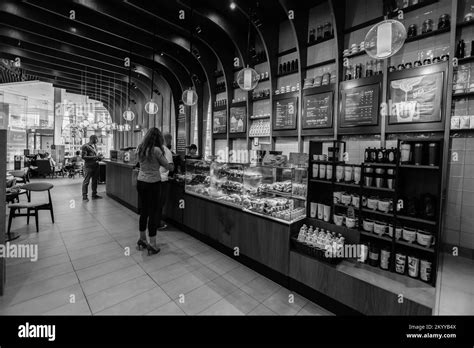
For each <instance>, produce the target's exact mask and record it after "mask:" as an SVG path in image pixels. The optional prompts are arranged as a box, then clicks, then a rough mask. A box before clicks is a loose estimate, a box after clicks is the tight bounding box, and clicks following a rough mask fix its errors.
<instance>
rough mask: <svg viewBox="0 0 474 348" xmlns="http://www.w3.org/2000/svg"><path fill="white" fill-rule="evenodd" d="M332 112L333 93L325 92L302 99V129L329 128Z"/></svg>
mask: <svg viewBox="0 0 474 348" xmlns="http://www.w3.org/2000/svg"><path fill="white" fill-rule="evenodd" d="M332 111H333V92H325V93H319V94H313V95H307V96H304V97H303V115H302V116H301V122H302V127H303V129H312V128H331V127H332V119H333V117H332V115H333V113H332Z"/></svg>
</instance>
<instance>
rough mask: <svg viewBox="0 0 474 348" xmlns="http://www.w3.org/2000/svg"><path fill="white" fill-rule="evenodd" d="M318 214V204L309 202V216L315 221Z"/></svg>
mask: <svg viewBox="0 0 474 348" xmlns="http://www.w3.org/2000/svg"><path fill="white" fill-rule="evenodd" d="M317 212H318V203H314V202H311V208H310V216H311V217H312V218H313V219H315V218H316V215H317Z"/></svg>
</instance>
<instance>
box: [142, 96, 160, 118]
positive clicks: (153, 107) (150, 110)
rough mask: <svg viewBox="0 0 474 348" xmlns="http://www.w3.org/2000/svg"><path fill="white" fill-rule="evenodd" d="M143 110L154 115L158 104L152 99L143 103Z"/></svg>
mask: <svg viewBox="0 0 474 348" xmlns="http://www.w3.org/2000/svg"><path fill="white" fill-rule="evenodd" d="M145 111H146V112H147V113H148V114H150V115H155V114H156V113H157V112H158V104H157V103H155V102H154V101H153V99H152V100H150V101H149V102H148V103H146V104H145Z"/></svg>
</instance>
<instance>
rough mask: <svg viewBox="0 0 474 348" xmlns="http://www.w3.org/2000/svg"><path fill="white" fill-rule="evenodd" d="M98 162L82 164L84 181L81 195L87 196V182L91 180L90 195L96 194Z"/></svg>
mask: <svg viewBox="0 0 474 348" xmlns="http://www.w3.org/2000/svg"><path fill="white" fill-rule="evenodd" d="M99 174H100V172H99V163H95V164H92V165H85V166H84V182H83V183H82V197H84V198H87V191H88V188H89V182H90V181H91V180H92V197H95V196H97V184H98V182H99Z"/></svg>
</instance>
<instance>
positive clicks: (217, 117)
mask: <svg viewBox="0 0 474 348" xmlns="http://www.w3.org/2000/svg"><path fill="white" fill-rule="evenodd" d="M226 132H227V110H226V109H224V110H218V111H214V113H213V115H212V133H213V134H225V133H226Z"/></svg>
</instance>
